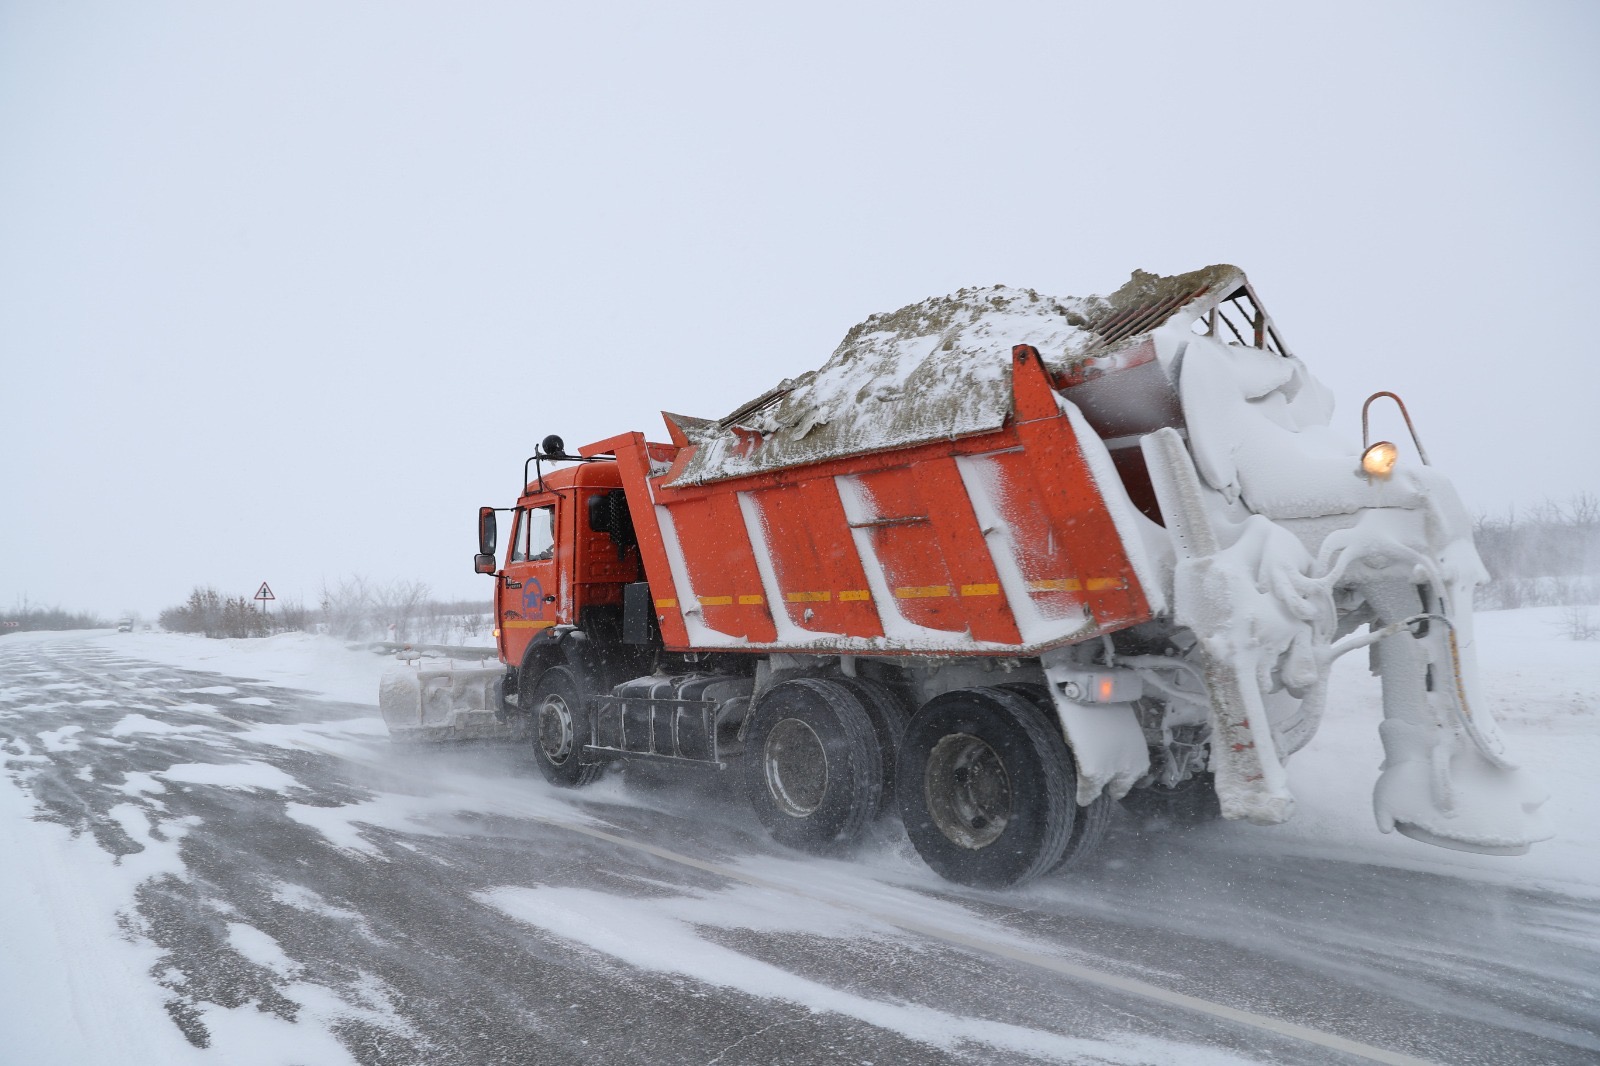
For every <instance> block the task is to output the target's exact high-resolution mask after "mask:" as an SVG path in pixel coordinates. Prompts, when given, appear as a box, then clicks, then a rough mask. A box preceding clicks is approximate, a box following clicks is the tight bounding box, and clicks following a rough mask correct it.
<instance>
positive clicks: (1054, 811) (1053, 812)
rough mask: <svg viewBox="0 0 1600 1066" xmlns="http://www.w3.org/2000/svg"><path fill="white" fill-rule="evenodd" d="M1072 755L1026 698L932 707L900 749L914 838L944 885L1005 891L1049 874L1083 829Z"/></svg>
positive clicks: (905, 813) (904, 805)
mask: <svg viewBox="0 0 1600 1066" xmlns="http://www.w3.org/2000/svg"><path fill="white" fill-rule="evenodd" d="M1075 789H1076V775H1075V773H1074V772H1073V766H1072V753H1071V752H1070V751H1069V750H1068V749H1067V745H1066V742H1065V741H1064V740H1062V739H1061V732H1060V729H1059V728H1054V727H1052V725H1051V723H1050V722H1049V721H1048V720H1047V719H1045V718H1044V716H1042V715H1041V714H1040V713H1039V711H1038V709H1037V708H1036V707H1035V706H1034V704H1033V701H1032V700H1030V699H1029V698H1028V697H1027V696H1025V695H1023V694H1021V693H1018V692H1014V691H1011V690H1009V689H1006V688H978V689H961V690H958V691H955V692H947V693H945V694H943V695H941V696H937V697H935V698H934V699H932V700H930V701H928V703H927V704H926V705H925V706H924V707H923V708H922V710H920V711H918V712H917V714H916V716H915V717H914V718H912V719H911V724H910V726H909V727H908V728H907V729H906V735H905V739H904V741H903V743H902V746H901V749H900V762H899V766H898V789H897V793H898V796H897V798H898V800H899V805H900V817H901V820H902V821H903V822H904V823H905V828H906V834H907V835H908V836H909V837H910V838H911V843H912V845H913V846H915V847H916V849H917V852H918V854H920V855H921V856H922V858H923V861H925V862H926V863H927V864H928V865H929V866H931V867H933V869H934V871H935V872H936V873H938V874H939V875H940V876H941V877H944V878H946V879H947V880H951V881H957V882H960V883H961V884H967V885H979V886H983V887H990V888H998V887H1004V886H1007V885H1016V884H1021V883H1022V882H1024V881H1029V880H1032V879H1033V878H1035V877H1038V876H1040V875H1041V874H1044V873H1046V872H1048V871H1049V870H1050V869H1051V868H1052V867H1054V866H1056V865H1057V864H1058V863H1059V862H1060V860H1061V858H1062V856H1063V855H1064V854H1066V851H1067V845H1068V843H1069V842H1070V841H1071V839H1072V830H1073V825H1074V823H1075V821H1076V814H1077V804H1076V802H1075V799H1074V791H1075Z"/></svg>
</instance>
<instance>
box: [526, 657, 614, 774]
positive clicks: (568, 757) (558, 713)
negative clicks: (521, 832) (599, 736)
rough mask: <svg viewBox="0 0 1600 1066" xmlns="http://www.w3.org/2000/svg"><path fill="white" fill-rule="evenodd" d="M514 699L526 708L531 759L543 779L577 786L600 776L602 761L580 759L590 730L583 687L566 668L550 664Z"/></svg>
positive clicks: (602, 768) (603, 767) (602, 766)
mask: <svg viewBox="0 0 1600 1066" xmlns="http://www.w3.org/2000/svg"><path fill="white" fill-rule="evenodd" d="M518 702H519V703H520V704H521V705H522V706H524V707H526V708H528V714H529V722H528V735H529V738H530V739H531V740H532V742H533V761H534V762H535V763H536V764H538V767H539V772H540V773H541V774H543V775H544V779H545V780H546V781H548V782H550V783H551V784H552V785H559V786H561V787H562V788H577V787H579V786H581V785H587V784H588V783H589V782H591V781H593V780H594V779H595V778H597V777H599V776H600V774H601V772H602V771H603V770H604V769H605V764H604V763H599V762H585V761H584V760H583V745H584V744H586V743H588V742H589V739H590V735H591V732H592V730H591V729H590V725H589V712H588V710H587V708H586V707H585V706H584V692H583V687H582V686H581V685H580V684H579V683H578V679H577V676H576V675H575V674H574V673H573V672H572V671H571V670H570V669H568V668H567V667H565V666H552V667H551V668H550V669H548V670H546V671H545V672H544V673H542V674H540V675H539V680H538V681H537V682H536V683H535V684H534V685H533V687H532V690H531V691H525V692H524V693H523V695H522V696H521V698H519V700H518Z"/></svg>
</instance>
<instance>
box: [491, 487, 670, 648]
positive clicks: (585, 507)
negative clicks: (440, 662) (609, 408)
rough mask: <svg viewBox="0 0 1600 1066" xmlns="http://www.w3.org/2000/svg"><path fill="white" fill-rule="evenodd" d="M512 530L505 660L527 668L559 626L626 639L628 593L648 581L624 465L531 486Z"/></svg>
mask: <svg viewBox="0 0 1600 1066" xmlns="http://www.w3.org/2000/svg"><path fill="white" fill-rule="evenodd" d="M509 525H510V537H509V538H508V543H507V544H506V548H505V557H504V559H503V560H502V561H501V565H500V567H499V568H498V569H497V570H495V571H494V577H495V588H494V617H495V635H496V644H497V647H498V648H499V650H500V657H501V659H502V660H503V661H504V662H506V663H508V664H512V665H520V664H521V663H523V662H524V660H525V659H526V658H527V653H528V648H529V645H530V644H532V643H534V642H535V641H537V640H540V639H541V638H543V639H544V640H546V641H548V640H549V639H550V638H551V637H552V636H553V631H554V630H556V629H557V628H558V627H576V628H578V629H580V630H582V631H583V632H585V633H587V634H590V635H591V636H594V637H597V638H599V639H602V640H615V639H618V638H620V635H621V628H622V613H623V588H624V586H626V585H628V584H631V583H634V582H639V581H642V580H644V577H643V570H642V568H641V565H640V562H639V545H638V541H637V539H636V538H635V537H633V535H632V533H633V527H632V523H631V522H630V521H629V520H628V514H627V507H626V504H625V503H624V502H623V495H622V479H621V477H620V476H619V474H618V471H617V466H616V464H615V463H613V462H604V461H600V462H586V463H580V464H578V465H575V466H569V467H565V468H563V469H559V470H553V471H550V472H548V473H541V474H540V476H539V477H538V478H537V479H536V480H534V481H531V482H529V483H528V484H527V486H526V487H525V489H524V491H523V494H522V496H521V497H520V498H519V499H518V500H517V505H516V507H515V508H513V509H512V512H511V520H510V523H509ZM490 547H491V548H492V545H490ZM491 554H492V552H491Z"/></svg>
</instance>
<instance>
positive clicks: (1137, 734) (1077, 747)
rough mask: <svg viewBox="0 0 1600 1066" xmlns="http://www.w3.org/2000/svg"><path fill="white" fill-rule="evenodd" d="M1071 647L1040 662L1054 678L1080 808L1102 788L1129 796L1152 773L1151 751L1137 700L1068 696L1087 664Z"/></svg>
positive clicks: (1115, 795) (1052, 688) (1054, 693)
mask: <svg viewBox="0 0 1600 1066" xmlns="http://www.w3.org/2000/svg"><path fill="white" fill-rule="evenodd" d="M1068 655H1070V650H1068V649H1062V650H1061V651H1060V652H1051V653H1046V654H1045V655H1044V656H1042V657H1041V659H1040V662H1041V663H1042V664H1043V666H1044V673H1045V677H1046V678H1047V679H1048V680H1049V682H1050V698H1051V701H1052V702H1053V703H1054V704H1055V707H1056V716H1057V717H1058V718H1060V720H1061V729H1062V732H1063V734H1064V735H1065V736H1066V739H1067V747H1068V748H1070V749H1071V750H1072V758H1073V762H1074V763H1075V765H1076V767H1077V771H1078V795H1077V800H1078V806H1080V807H1086V806H1088V805H1089V804H1091V803H1093V802H1094V801H1095V800H1096V799H1098V798H1099V796H1100V794H1101V793H1102V792H1105V793H1107V794H1108V795H1110V797H1111V798H1112V799H1121V798H1122V797H1123V796H1125V795H1127V794H1128V790H1129V789H1130V788H1132V787H1133V785H1134V782H1136V781H1138V780H1139V778H1141V777H1143V776H1144V775H1145V774H1147V773H1149V772H1150V749H1149V746H1148V745H1147V744H1146V743H1145V739H1144V730H1143V729H1141V728H1140V726H1139V716H1138V714H1137V713H1136V712H1135V711H1134V709H1133V704H1131V703H1078V702H1076V701H1075V700H1069V699H1067V698H1066V696H1065V695H1063V694H1062V690H1061V682H1062V681H1063V680H1064V679H1065V677H1066V675H1068V674H1071V675H1073V676H1077V675H1078V674H1079V673H1080V672H1081V671H1082V669H1083V668H1082V667H1081V666H1079V665H1077V664H1076V663H1075V662H1073V661H1072V660H1071V659H1070V658H1067V657H1066V656H1068Z"/></svg>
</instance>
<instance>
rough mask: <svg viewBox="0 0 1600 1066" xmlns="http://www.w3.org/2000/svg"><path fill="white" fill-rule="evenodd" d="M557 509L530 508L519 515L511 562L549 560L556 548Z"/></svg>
mask: <svg viewBox="0 0 1600 1066" xmlns="http://www.w3.org/2000/svg"><path fill="white" fill-rule="evenodd" d="M555 521H556V509H555V507H553V506H552V507H530V508H528V509H527V510H525V511H520V512H518V514H517V532H516V535H515V537H514V539H513V540H512V544H511V561H512V562H514V563H527V562H534V561H536V560H539V559H548V558H550V557H551V555H552V554H553V549H554V548H555V543H556V538H555Z"/></svg>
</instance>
